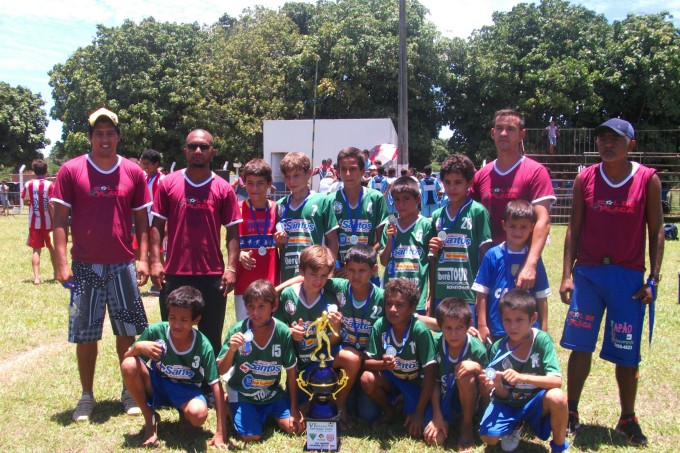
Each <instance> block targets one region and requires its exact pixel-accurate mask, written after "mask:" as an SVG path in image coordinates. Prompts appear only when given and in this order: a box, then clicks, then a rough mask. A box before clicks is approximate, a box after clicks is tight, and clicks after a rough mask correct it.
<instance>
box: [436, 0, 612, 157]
mask: <svg viewBox="0 0 680 453" xmlns="http://www.w3.org/2000/svg"><path fill="white" fill-rule="evenodd" d="M493 22H494V24H493V25H491V26H486V27H483V28H482V29H481V30H477V31H475V32H474V33H473V35H472V36H471V38H470V39H469V41H468V42H467V43H466V42H464V41H462V40H453V41H452V42H450V43H449V44H448V46H447V66H448V70H449V80H448V81H447V82H446V83H445V85H444V87H443V90H444V92H445V93H446V94H447V96H448V99H447V104H446V107H445V111H446V118H447V120H448V125H449V127H450V128H451V129H452V130H453V131H454V136H453V137H452V139H451V144H452V146H453V147H454V149H457V148H461V149H464V150H466V151H467V152H468V153H469V154H471V155H476V157H478V158H483V157H487V156H490V155H493V154H494V148H493V144H492V143H491V141H490V140H489V135H488V134H489V128H490V126H491V124H490V123H491V120H492V116H493V112H494V111H496V110H498V109H501V108H505V107H511V108H516V109H518V110H519V111H521V112H522V113H523V114H524V115H525V117H526V119H527V126H528V127H542V126H544V125H545V124H546V123H547V121H548V119H549V118H550V117H551V116H554V117H556V118H559V120H560V123H561V125H562V126H563V127H564V126H571V125H582V124H590V123H592V122H596V121H598V120H599V119H600V118H601V116H602V98H601V97H600V95H599V93H598V92H597V91H596V87H597V86H598V83H599V82H600V81H601V79H602V74H601V68H602V67H604V66H605V64H604V63H605V61H606V48H607V43H608V42H609V41H610V39H611V35H612V33H611V27H610V26H609V24H608V23H607V21H606V19H605V17H604V16H603V15H598V14H596V13H595V12H594V11H591V10H588V9H586V8H585V7H583V6H578V5H571V4H570V3H569V2H567V1H563V0H543V1H541V3H539V4H537V5H536V4H525V3H522V4H519V5H517V6H515V7H514V8H513V9H512V10H511V11H509V12H504V13H499V12H496V13H494V14H493Z"/></svg>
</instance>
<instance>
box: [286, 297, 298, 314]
mask: <svg viewBox="0 0 680 453" xmlns="http://www.w3.org/2000/svg"><path fill="white" fill-rule="evenodd" d="M283 308H284V309H285V310H286V313H288V314H289V315H292V314H293V313H295V309H296V307H295V302H294V301H292V300H287V301H286V305H285V306H284V307H283Z"/></svg>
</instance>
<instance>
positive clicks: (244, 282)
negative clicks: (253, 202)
mask: <svg viewBox="0 0 680 453" xmlns="http://www.w3.org/2000/svg"><path fill="white" fill-rule="evenodd" d="M268 203H269V213H268V214H267V210H266V209H262V210H260V211H258V210H257V209H253V211H252V213H251V210H250V202H249V201H248V200H244V201H242V202H241V216H242V217H243V222H242V223H240V224H239V226H238V233H239V243H240V244H241V250H244V251H249V250H250V251H251V256H252V257H253V258H254V259H255V262H256V264H255V268H254V269H252V270H249V271H247V270H245V269H243V266H241V263H239V265H238V273H237V276H238V278H237V279H236V288H235V289H234V294H235V295H237V296H240V295H243V293H244V292H245V290H246V288H247V287H248V285H250V284H251V283H252V282H254V281H255V280H258V279H260V278H264V279H265V280H269V281H270V282H272V284H273V285H274V286H276V285H278V284H279V277H280V276H279V254H278V252H277V249H276V242H275V241H274V233H275V232H276V203H275V202H273V201H269V202H268ZM253 213H254V214H255V219H253V216H252V214H253ZM265 226H266V229H265ZM260 247H264V248H265V254H264V255H260V253H259V249H260Z"/></svg>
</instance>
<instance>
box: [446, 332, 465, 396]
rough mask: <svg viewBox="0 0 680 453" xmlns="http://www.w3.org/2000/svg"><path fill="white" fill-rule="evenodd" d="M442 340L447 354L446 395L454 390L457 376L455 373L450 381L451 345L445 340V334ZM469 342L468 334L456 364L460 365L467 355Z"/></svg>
mask: <svg viewBox="0 0 680 453" xmlns="http://www.w3.org/2000/svg"><path fill="white" fill-rule="evenodd" d="M442 340H443V341H444V354H446V393H447V394H448V393H449V392H450V391H451V389H452V388H453V384H454V383H455V382H456V374H455V373H454V374H453V376H452V377H451V378H450V379H449V362H451V360H450V359H449V343H448V342H447V341H446V338H444V335H443V334H442ZM468 342H469V338H468V336H467V333H466V334H465V344H464V345H463V348H462V349H461V350H460V353H459V354H458V358H457V359H456V364H459V363H460V360H461V359H462V358H463V354H465V349H467V346H468ZM454 371H455V370H454Z"/></svg>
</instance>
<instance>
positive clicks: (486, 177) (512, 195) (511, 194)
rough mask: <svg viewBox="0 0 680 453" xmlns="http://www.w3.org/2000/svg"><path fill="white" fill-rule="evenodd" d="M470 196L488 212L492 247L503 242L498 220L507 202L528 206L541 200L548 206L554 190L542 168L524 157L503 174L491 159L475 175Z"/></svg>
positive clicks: (553, 195)
mask: <svg viewBox="0 0 680 453" xmlns="http://www.w3.org/2000/svg"><path fill="white" fill-rule="evenodd" d="M470 196H471V197H472V198H473V199H474V200H475V201H479V202H480V203H482V204H483V205H484V207H485V208H486V209H487V210H488V211H489V215H490V216H491V238H492V240H493V243H494V244H500V243H501V242H503V241H505V231H504V230H503V227H502V225H501V220H503V216H504V214H505V205H506V204H508V202H509V201H511V200H517V199H523V200H526V201H528V202H530V203H531V204H536V203H538V202H540V201H543V200H550V201H551V203H552V202H554V201H555V191H554V190H553V187H552V182H551V181H550V176H549V175H548V171H547V170H546V169H545V167H544V166H543V165H541V164H539V163H538V162H536V161H535V160H533V159H530V158H528V157H525V156H522V158H521V159H520V160H519V161H518V162H517V163H516V164H515V165H514V166H513V167H512V168H510V169H509V170H508V171H506V172H503V173H501V172H500V171H499V170H498V169H497V168H496V161H495V160H494V161H493V162H490V163H488V164H486V166H485V167H484V168H482V169H481V170H479V171H478V172H477V173H476V174H475V179H474V182H473V183H472V188H471V189H470Z"/></svg>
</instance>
